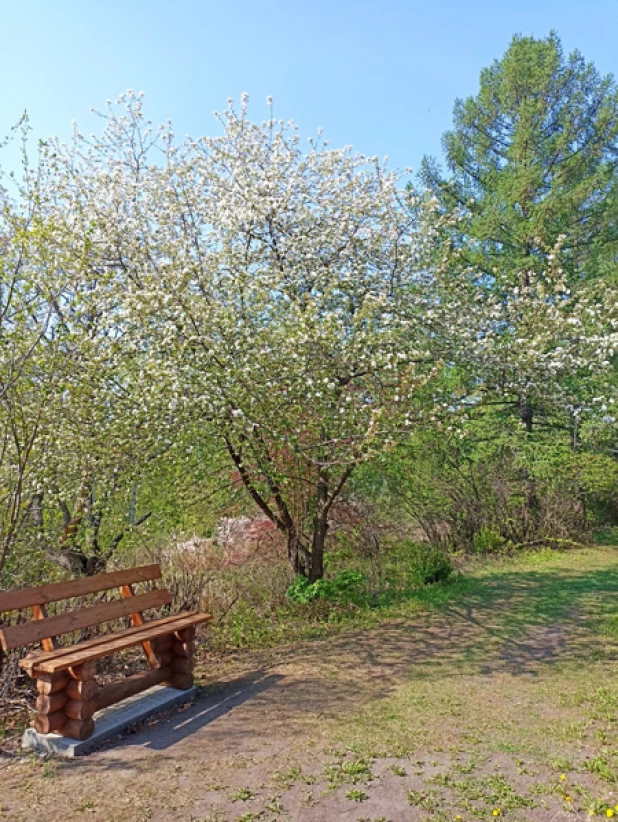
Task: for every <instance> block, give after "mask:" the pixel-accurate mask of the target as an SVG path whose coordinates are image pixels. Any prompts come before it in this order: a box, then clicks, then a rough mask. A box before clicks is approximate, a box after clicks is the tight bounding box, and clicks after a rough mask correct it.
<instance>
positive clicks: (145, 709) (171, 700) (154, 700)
mask: <svg viewBox="0 0 618 822" xmlns="http://www.w3.org/2000/svg"><path fill="white" fill-rule="evenodd" d="M196 695H197V688H190V689H189V690H187V691H179V690H177V689H176V688H169V687H167V686H165V685H154V686H153V687H152V688H149V689H148V690H147V691H143V692H142V693H140V694H136V695H135V696H131V697H129V698H128V699H125V700H123V701H122V702H119V703H117V704H116V705H111V706H110V707H109V708H104V709H103V710H102V711H99V712H98V713H96V714H95V715H94V717H93V719H94V720H95V728H94V733H93V734H92V736H91V737H90V738H89V739H85V740H84V741H83V742H80V741H79V740H77V739H69V738H67V737H64V736H61V735H60V734H57V733H55V734H40V733H38V732H37V731H35V729H34V728H28V729H27V730H26V731H25V733H24V735H23V737H22V743H21V744H22V748H23V749H24V750H28V751H36V752H39V753H53V754H56V755H57V756H62V757H65V758H66V759H73V758H74V757H76V756H84V755H85V754H87V753H90V751H92V750H94V748H96V747H97V746H98V745H100V744H101V743H102V742H105V741H106V740H107V739H110V738H111V737H113V736H117V735H118V734H120V733H122V731H126V730H127V728H130V727H131V726H132V725H136V724H137V723H139V722H143V721H144V720H145V719H148V718H149V717H151V716H153V714H156V713H159V712H160V711H166V710H168V709H169V708H173V707H175V706H176V705H182V704H184V703H185V702H190V701H191V700H192V699H194V697H195V696H196Z"/></svg>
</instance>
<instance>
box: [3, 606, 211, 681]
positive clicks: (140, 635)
mask: <svg viewBox="0 0 618 822" xmlns="http://www.w3.org/2000/svg"><path fill="white" fill-rule="evenodd" d="M210 619H211V617H210V615H209V614H191V613H189V612H188V611H185V612H181V613H179V614H176V616H171V617H164V618H163V619H157V620H153V621H150V622H145V623H144V624H143V625H136V626H134V627H133V628H127V629H126V630H124V631H116V632H115V633H112V634H107V635H105V636H99V637H96V638H95V639H89V640H86V641H85V642H77V643H75V645H67V646H65V647H63V648H56V649H54V650H53V651H32V652H31V653H29V654H28V656H26V657H24V658H23V659H21V660H20V661H19V665H20V667H22V668H24V670H26V671H27V672H28V673H29V674H30V676H37V674H39V673H45V674H55V673H56V672H57V671H66V670H68V669H69V668H74V667H76V666H78V665H83V664H84V663H85V662H90V661H91V660H94V659H100V658H101V657H104V656H109V655H110V654H113V653H116V652H117V651H123V650H125V649H126V648H131V647H133V646H134V645H141V644H142V643H143V642H148V641H151V640H153V639H158V638H159V637H162V636H167V635H168V634H172V633H175V632H176V631H181V630H183V629H184V628H190V627H192V626H194V625H201V624H202V623H204V622H208V621H209V620H210Z"/></svg>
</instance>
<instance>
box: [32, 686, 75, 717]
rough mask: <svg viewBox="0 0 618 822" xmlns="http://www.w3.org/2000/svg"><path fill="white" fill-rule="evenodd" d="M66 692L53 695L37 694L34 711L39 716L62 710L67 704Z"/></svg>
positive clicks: (57, 692)
mask: <svg viewBox="0 0 618 822" xmlns="http://www.w3.org/2000/svg"><path fill="white" fill-rule="evenodd" d="M67 699H68V697H67V693H66V691H56V693H53V694H39V695H38V696H37V698H36V710H37V713H39V714H54V713H56V711H59V710H61V709H62V708H64V706H65V705H66V702H67Z"/></svg>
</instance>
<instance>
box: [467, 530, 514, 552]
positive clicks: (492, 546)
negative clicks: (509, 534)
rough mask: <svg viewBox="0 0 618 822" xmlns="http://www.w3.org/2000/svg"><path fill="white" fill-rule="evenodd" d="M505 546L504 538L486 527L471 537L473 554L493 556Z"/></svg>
mask: <svg viewBox="0 0 618 822" xmlns="http://www.w3.org/2000/svg"><path fill="white" fill-rule="evenodd" d="M505 545H506V540H505V539H504V537H503V536H502V535H501V534H499V533H498V531H496V530H494V529H493V528H489V527H488V526H486V525H484V526H482V528H481V529H480V531H479V532H478V533H477V534H475V535H474V536H473V537H472V550H473V551H474V553H475V554H493V553H496V552H498V551H501V550H502V549H503V548H504V547H505Z"/></svg>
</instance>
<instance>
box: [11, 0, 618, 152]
mask: <svg viewBox="0 0 618 822" xmlns="http://www.w3.org/2000/svg"><path fill="white" fill-rule="evenodd" d="M0 7H1V9H2V49H1V50H0V78H1V83H2V105H1V106H0V136H2V135H4V134H6V132H7V131H8V129H9V127H10V125H11V123H13V122H14V121H15V120H16V119H17V118H18V117H19V115H20V113H21V112H22V111H23V110H24V109H27V110H28V112H29V114H30V117H31V122H32V126H33V131H34V135H35V136H36V137H44V136H47V135H49V134H59V135H60V136H61V137H68V136H69V133H70V126H71V121H72V120H73V119H76V120H77V121H78V122H79V124H80V126H81V127H82V128H83V130H85V131H90V130H92V127H93V122H94V121H93V118H92V115H90V113H89V112H90V108H91V107H93V106H94V107H97V106H98V107H103V105H104V102H105V100H106V99H107V98H115V97H116V96H117V95H118V94H119V93H120V92H122V91H124V90H125V89H127V88H132V89H134V90H135V91H145V92H146V96H147V111H148V113H149V115H150V117H151V118H152V119H153V120H155V121H159V120H162V119H165V118H167V117H171V118H172V120H173V121H174V124H175V130H176V133H177V134H179V135H182V134H185V133H190V134H192V135H198V134H207V133H210V134H212V133H215V132H216V131H217V128H216V124H215V122H214V119H213V117H212V112H213V111H214V110H215V109H217V110H220V109H222V108H223V107H224V106H225V102H226V99H227V98H228V97H232V98H235V99H238V98H239V97H240V94H241V93H242V92H243V91H247V92H249V94H250V96H251V100H252V106H251V110H252V113H253V116H254V117H255V119H259V120H261V119H263V117H264V116H265V114H266V108H265V99H266V97H267V96H268V95H272V96H273V98H274V100H275V110H276V113H277V115H278V116H280V117H283V118H285V119H288V118H290V117H291V118H293V119H295V120H296V121H297V122H298V123H299V125H300V126H301V129H302V131H303V133H304V134H306V135H307V136H308V135H309V134H311V133H313V132H314V131H315V129H316V128H317V127H318V126H322V127H324V129H325V136H326V137H327V138H328V139H329V140H330V142H331V144H332V145H347V144H351V145H353V146H354V147H355V148H357V149H358V150H359V151H362V152H364V153H367V154H371V155H372V154H378V155H380V156H383V155H385V154H388V155H389V157H390V158H391V163H392V164H393V165H396V166H404V165H412V166H414V167H415V168H418V164H419V161H420V159H421V157H422V155H423V154H424V153H429V154H439V152H440V136H441V134H442V132H443V131H444V130H445V129H446V128H448V127H449V125H450V122H451V112H452V106H453V101H454V99H455V98H456V97H465V96H467V95H470V94H474V93H475V91H476V89H477V86H478V76H479V72H480V70H481V68H483V67H484V66H486V65H488V64H489V63H491V62H492V60H493V59H494V58H496V57H500V56H501V55H502V54H503V52H504V51H505V49H506V48H507V46H508V44H509V41H510V39H511V37H512V35H513V34H514V33H523V34H534V35H535V36H539V37H540V36H545V35H546V34H547V33H548V32H549V31H550V29H552V28H555V29H556V30H557V31H558V33H559V35H560V36H561V38H562V41H563V45H564V47H565V50H566V51H570V50H572V49H573V48H578V49H579V50H580V51H581V52H582V53H583V54H584V56H585V57H586V58H587V59H588V60H592V61H594V62H595V63H596V65H597V67H598V68H599V69H600V71H602V72H603V73H608V72H611V73H613V74H615V75H618V49H617V48H616V42H617V35H618V0H517V1H516V2H512V0H502V1H501V0H425V2H417V0H381V2H376V0H354V1H353V0H331V1H330V2H328V0H304V1H303V0H253V2H251V0H227V2H225V0H223V1H222V0H218V2H211V1H210V0H202V2H199V1H198V0H174V2H169V1H168V2H163V0H71V1H69V0H27V1H26V0H25V1H24V2H21V3H19V2H16V0H0ZM15 156H16V154H15V149H14V148H11V149H9V150H4V151H3V152H2V153H0V164H3V165H4V166H5V168H6V167H7V166H11V165H12V164H13V163H14V162H15Z"/></svg>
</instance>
